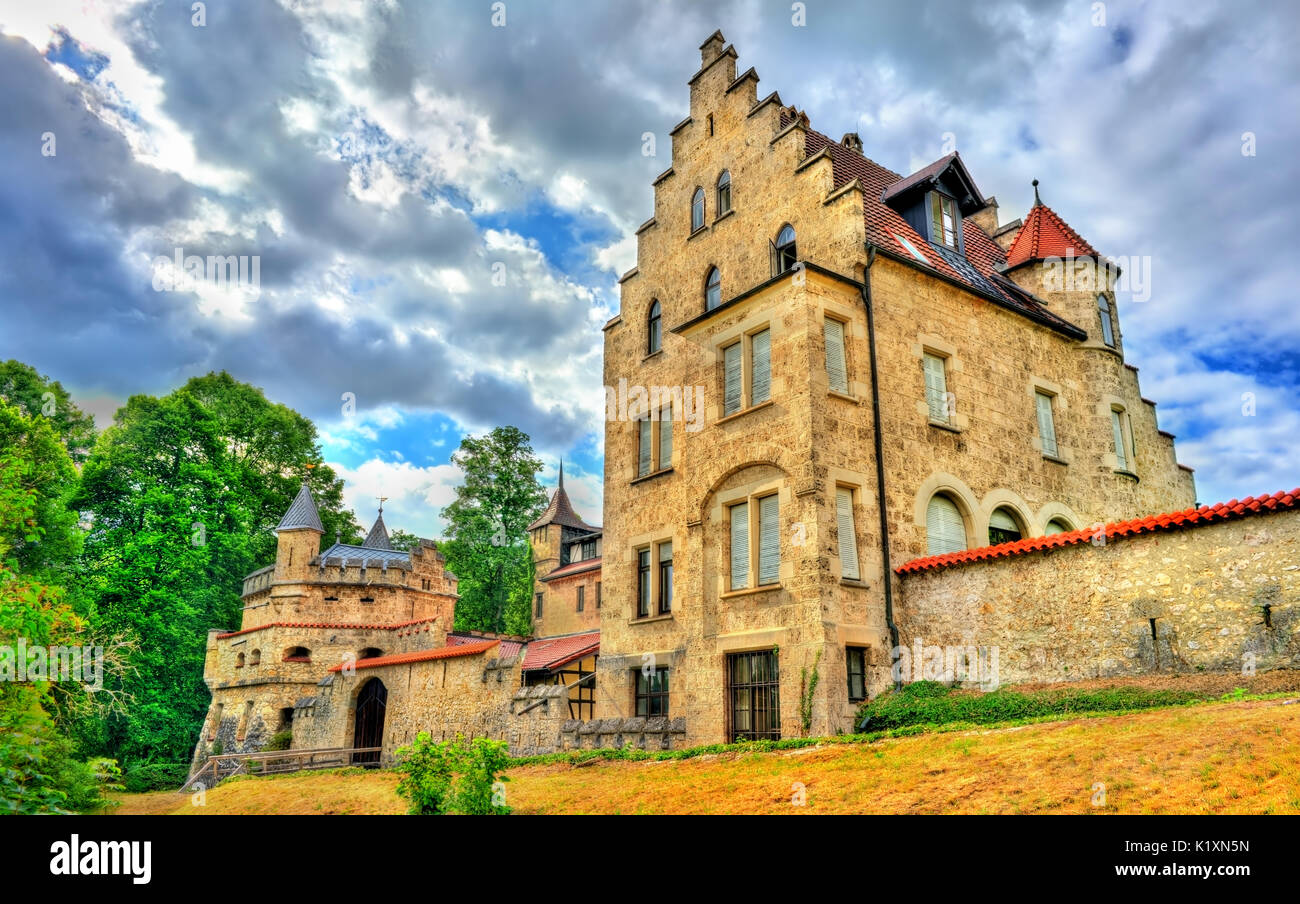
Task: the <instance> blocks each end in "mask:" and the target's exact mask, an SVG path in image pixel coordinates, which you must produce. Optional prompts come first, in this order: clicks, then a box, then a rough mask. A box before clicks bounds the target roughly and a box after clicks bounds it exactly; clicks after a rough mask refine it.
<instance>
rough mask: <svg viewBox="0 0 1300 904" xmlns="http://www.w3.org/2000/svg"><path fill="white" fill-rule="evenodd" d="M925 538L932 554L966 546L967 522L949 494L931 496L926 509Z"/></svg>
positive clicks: (957, 550)
mask: <svg viewBox="0 0 1300 904" xmlns="http://www.w3.org/2000/svg"><path fill="white" fill-rule="evenodd" d="M925 540H926V550H927V552H929V554H930V555H932V556H941V555H943V554H944V553H948V552H961V551H962V550H963V549H965V548H966V522H965V521H963V520H962V517H961V511H960V510H958V508H957V504H956V503H955V502H953V501H952V500H951V499H949V498H948V497H947V496H942V495H938V494H936V495H934V496H932V497H930V504H929V505H928V506H926V509H925Z"/></svg>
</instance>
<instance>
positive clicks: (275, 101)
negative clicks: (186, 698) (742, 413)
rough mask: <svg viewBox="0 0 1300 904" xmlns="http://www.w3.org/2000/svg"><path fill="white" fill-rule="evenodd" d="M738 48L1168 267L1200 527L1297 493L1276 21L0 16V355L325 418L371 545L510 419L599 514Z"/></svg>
mask: <svg viewBox="0 0 1300 904" xmlns="http://www.w3.org/2000/svg"><path fill="white" fill-rule="evenodd" d="M714 29H721V30H722V32H723V34H724V35H725V36H726V38H727V40H728V41H729V42H730V43H732V44H734V46H735V47H736V50H737V52H738V54H739V61H738V71H743V70H744V69H746V68H748V67H749V66H754V67H755V68H756V70H757V72H758V75H759V77H760V79H761V84H760V86H759V95H760V96H764V95H766V94H767V93H769V92H770V91H772V90H778V91H780V94H781V98H782V100H783V101H784V102H785V103H787V104H794V105H795V106H797V107H799V108H801V109H803V110H805V111H806V112H807V113H808V115H809V117H810V118H811V121H812V125H813V127H814V128H815V129H817V130H818V131H821V132H824V133H826V134H828V135H831V136H838V135H840V134H842V133H844V132H848V131H857V132H858V133H859V134H860V135H861V136H862V140H863V145H864V152H865V153H866V154H867V156H869V157H871V158H872V159H874V160H876V161H878V162H880V163H882V164H884V165H885V166H888V167H890V168H891V169H894V170H896V171H898V172H900V173H908V172H912V171H914V170H916V169H918V168H920V167H922V166H924V165H925V164H927V163H930V162H931V161H933V160H935V159H937V158H938V157H940V156H942V155H943V154H944V153H946V152H947V150H948V149H949V148H951V147H953V146H955V147H956V148H957V149H958V150H960V151H961V154H962V157H963V159H964V160H965V162H966V164H967V166H968V168H969V169H970V171H971V173H972V175H973V177H974V179H975V181H976V182H977V184H978V185H979V187H980V189H981V191H982V193H983V194H984V195H986V196H988V195H996V197H997V199H998V201H999V203H1000V205H1001V214H1002V218H1003V220H1004V221H1005V220H1008V219H1012V218H1014V217H1017V216H1023V215H1024V214H1025V213H1026V212H1027V211H1028V208H1029V206H1030V204H1031V203H1032V201H1033V190H1032V188H1031V187H1030V180H1031V179H1033V178H1037V179H1039V180H1040V183H1041V184H1040V190H1041V192H1042V197H1043V200H1044V202H1045V203H1047V204H1049V205H1050V206H1051V207H1052V208H1053V209H1054V210H1056V211H1057V212H1058V213H1059V214H1060V215H1061V216H1062V217H1064V218H1065V219H1066V220H1067V221H1068V222H1069V223H1070V224H1071V226H1073V227H1074V228H1075V229H1076V230H1077V231H1079V232H1080V233H1081V234H1082V235H1083V236H1084V237H1085V238H1086V239H1088V241H1089V242H1090V243H1091V244H1092V245H1093V246H1095V247H1096V248H1098V249H1099V250H1100V251H1101V252H1102V253H1103V254H1105V255H1108V256H1112V257H1118V258H1124V259H1128V260H1134V259H1138V260H1141V261H1143V262H1144V263H1145V265H1146V269H1147V272H1148V273H1149V285H1148V286H1146V287H1135V290H1136V291H1134V292H1132V293H1121V294H1120V296H1119V310H1120V317H1121V322H1122V327H1123V333H1124V340H1125V352H1126V356H1127V359H1128V361H1129V362H1130V363H1132V364H1135V365H1137V366H1138V367H1139V368H1140V370H1141V374H1140V375H1141V381H1142V390H1143V394H1144V395H1145V396H1147V397H1148V398H1152V399H1156V400H1157V401H1158V402H1159V408H1158V409H1157V410H1158V415H1159V419H1160V426H1161V428H1162V429H1165V430H1169V431H1171V432H1173V433H1176V434H1177V435H1178V454H1179V460H1180V461H1182V462H1183V463H1184V464H1187V465H1189V466H1191V467H1194V468H1195V469H1196V479H1197V490H1198V497H1199V499H1200V501H1201V502H1217V501H1222V500H1227V499H1230V498H1233V497H1244V496H1246V495H1254V494H1258V493H1262V492H1273V491H1276V490H1279V489H1290V488H1292V487H1295V486H1296V485H1297V484H1300V461H1298V459H1300V456H1297V455H1296V453H1295V452H1294V451H1293V449H1294V446H1295V438H1296V437H1297V436H1300V352H1298V351H1297V350H1298V349H1300V304H1297V302H1296V298H1295V287H1296V286H1297V285H1300V254H1297V253H1296V252H1295V251H1294V250H1292V249H1289V247H1288V246H1287V245H1286V242H1287V241H1288V240H1289V239H1290V238H1291V237H1295V236H1297V235H1300V207H1297V204H1296V186H1297V185H1298V184H1300V179H1298V178H1297V177H1300V155H1297V153H1296V148H1297V147H1300V115H1298V114H1297V111H1300V54H1296V53H1294V46H1293V44H1294V37H1295V35H1296V34H1297V33H1298V32H1300V11H1298V8H1297V7H1296V6H1295V5H1293V4H1287V3H1280V2H1279V3H1276V4H1267V3H1252V2H1220V3H1214V2H1200V0H1186V2H1177V3H1174V2H1169V3H1155V2H1146V3H1144V2H1107V3H1098V2H1074V0H1069V2H1059V0H1058V2H1030V0H1025V2H1018V3H1004V2H981V3H969V2H960V3H946V2H945V3H940V2H925V0H912V2H908V3H897V4H883V3H873V4H870V5H867V4H861V3H856V4H855V3H839V2H831V0H809V2H807V3H794V4H791V3H787V2H771V3H768V2H757V0H736V2H720V3H701V2H691V0H630V2H619V3H617V4H615V3H608V2H591V3H587V2H567V0H557V2H551V3H544V4H543V3H539V2H532V0H504V2H500V3H490V2H486V0H483V2H458V3H439V2H407V3H402V2H383V0H376V2H368V3H357V2H351V0H332V2H329V0H327V2H314V0H284V2H278V3H277V2H272V0H232V2H218V0H213V2H209V3H207V4H199V3H191V2H184V3H172V2H121V3H110V2H107V0H67V2H64V0H42V2H41V3H30V2H23V0H0V85H3V86H4V90H3V91H0V160H2V161H3V164H4V172H3V177H2V178H0V359H6V358H18V359H19V360H22V361H25V362H27V363H29V364H31V365H33V366H35V367H36V368H37V369H39V370H40V371H41V372H43V373H45V374H47V375H48V376H50V377H52V378H54V379H57V380H60V381H61V382H62V383H63V384H64V386H65V387H67V388H68V389H69V390H70V391H71V392H72V393H73V396H74V398H75V399H76V401H77V402H78V403H79V404H80V405H81V406H82V407H83V408H84V409H86V410H89V411H91V412H93V413H94V414H95V416H96V420H97V422H98V424H99V426H100V427H104V426H106V425H108V424H109V423H111V419H112V415H113V412H114V411H115V410H116V408H117V407H118V406H119V405H121V404H122V403H124V402H125V400H126V399H127V398H128V397H129V396H130V395H133V394H136V393H148V394H154V395H163V394H166V393H168V392H170V391H172V390H173V389H175V388H176V387H178V386H179V385H181V384H182V383H183V382H184V381H185V380H187V379H188V378H190V377H192V376H195V375H199V374H203V373H207V372H209V371H213V370H223V369H224V370H227V371H229V372H230V373H231V374H232V375H234V376H235V377H236V378H237V379H239V380H243V381H245V382H248V383H252V384H254V385H256V386H259V387H261V388H262V389H263V390H264V391H265V392H266V394H267V396H268V397H269V398H270V399H272V400H273V401H276V402H281V403H284V404H286V405H289V406H290V407H292V408H294V409H296V410H298V411H300V412H302V413H303V414H305V415H307V416H308V417H310V418H312V419H313V420H314V421H315V423H316V424H317V426H318V428H319V430H320V435H321V441H322V448H323V452H324V454H325V458H326V460H327V461H328V462H329V463H331V464H332V465H334V466H335V467H336V468H337V470H338V471H339V473H340V475H341V476H342V477H343V478H344V479H345V481H346V482H347V483H346V490H345V499H346V501H347V502H348V503H349V504H351V505H352V506H353V507H354V509H355V511H356V513H357V516H358V518H359V520H360V521H361V522H362V524H363V525H368V524H369V523H370V521H371V520H372V519H373V517H374V508H375V505H376V501H375V497H377V496H379V495H383V496H387V497H388V499H389V501H388V502H387V503H386V504H385V520H386V522H387V523H388V525H389V526H390V528H398V527H400V528H403V529H406V530H408V531H411V532H413V533H418V534H420V535H422V536H429V537H437V536H440V535H441V533H442V529H443V523H442V521H441V520H440V517H439V512H440V510H441V508H442V506H444V505H446V504H447V503H449V502H450V501H451V500H452V499H453V498H454V487H455V486H456V484H457V483H458V481H459V476H458V472H457V469H456V468H455V466H454V465H452V464H451V461H450V456H451V454H452V452H454V451H455V449H456V447H457V445H458V444H459V442H460V439H461V437H463V436H464V435H466V434H471V433H472V434H481V433H482V432H484V431H486V430H488V429H490V428H491V427H493V426H496V425H499V424H506V423H509V424H514V425H516V426H518V427H519V428H521V429H522V430H524V431H525V432H527V433H528V434H530V436H531V437H532V440H533V445H534V448H535V450H536V451H537V452H538V454H539V455H540V456H541V457H542V458H543V460H544V461H545V463H546V470H545V471H544V472H543V475H542V479H543V482H544V483H546V484H547V485H548V487H549V486H551V485H553V483H554V480H555V473H556V469H557V467H558V464H559V461H560V459H561V458H563V460H564V471H565V486H566V489H567V490H568V491H569V494H570V496H571V498H572V500H573V502H574V505H575V507H576V508H577V510H578V511H579V513H580V514H582V515H583V516H584V517H585V518H586V519H587V520H589V521H599V520H600V506H601V479H602V468H603V465H602V452H603V448H602V446H603V428H604V423H603V388H602V381H601V331H600V328H601V326H602V325H603V324H604V323H605V321H606V320H608V319H609V317H611V316H613V315H614V314H615V313H617V311H618V289H617V280H618V277H619V276H620V275H621V274H622V273H623V272H625V271H626V270H628V269H630V268H631V267H632V266H633V264H634V263H635V252H636V246H635V235H634V232H635V229H636V227H637V226H638V225H639V224H640V223H642V222H643V221H644V220H645V219H646V218H647V217H649V216H650V214H651V210H652V199H653V194H652V188H651V181H652V179H653V178H654V177H655V176H656V175H657V174H658V173H659V172H661V171H662V170H664V169H666V168H667V166H668V163H669V157H670V148H671V142H670V139H669V136H668V130H669V129H671V128H672V127H673V125H675V124H676V123H678V122H679V121H681V120H682V119H683V118H684V117H685V116H686V114H687V107H688V100H689V95H688V89H687V85H686V82H687V79H689V78H690V76H691V75H692V74H694V72H695V71H696V69H697V68H698V66H699V50H698V47H699V44H700V42H701V41H703V40H704V39H705V38H706V37H707V36H708V35H709V34H710V33H711V32H712V31H713V30H714ZM645 133H651V134H653V135H654V136H655V139H656V141H655V147H656V155H654V156H647V155H645V154H644V153H643V150H644V147H645V142H644V139H643V136H644V135H645ZM178 249H179V251H178ZM178 253H179V254H180V256H181V258H182V264H184V257H186V256H190V255H199V256H202V257H206V256H208V255H222V256H225V255H234V256H244V257H246V258H247V260H248V262H249V263H248V269H247V270H246V277H247V278H246V279H245V280H244V281H243V282H242V283H241V284H239V285H224V286H223V285H220V284H216V283H214V282H213V281H211V280H207V281H203V282H199V283H195V284H189V283H187V281H186V280H185V278H184V272H183V266H182V272H180V273H178V271H177V268H176V266H175V263H174V261H175V258H176V255H177V254H178ZM254 259H256V262H257V270H256V271H254V270H253V269H252V267H253V264H252V262H253V260H254ZM254 273H255V274H256V279H255V280H254V279H253V278H252V277H253V274H254Z"/></svg>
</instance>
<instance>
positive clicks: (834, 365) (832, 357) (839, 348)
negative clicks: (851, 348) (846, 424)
mask: <svg viewBox="0 0 1300 904" xmlns="http://www.w3.org/2000/svg"><path fill="white" fill-rule="evenodd" d="M822 336H823V338H824V339H825V340H826V380H827V382H828V383H829V384H830V388H831V389H832V390H834V391H835V392H843V393H847V392H848V391H849V368H848V364H847V362H846V360H845V357H844V324H843V323H841V322H840V321H838V320H836V319H834V318H832V317H827V318H826V319H825V320H823V321H822Z"/></svg>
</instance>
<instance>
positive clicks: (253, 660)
mask: <svg viewBox="0 0 1300 904" xmlns="http://www.w3.org/2000/svg"><path fill="white" fill-rule="evenodd" d="M248 664H249V665H261V664H262V651H261V650H254V651H253V652H251V653H249V654H248Z"/></svg>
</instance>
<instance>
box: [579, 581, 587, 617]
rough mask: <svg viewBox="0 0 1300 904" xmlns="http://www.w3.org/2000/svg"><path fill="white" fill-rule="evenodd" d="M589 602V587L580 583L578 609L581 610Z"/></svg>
mask: <svg viewBox="0 0 1300 904" xmlns="http://www.w3.org/2000/svg"><path fill="white" fill-rule="evenodd" d="M586 604H587V588H586V587H583V586H581V585H579V587H578V611H579V612H581V611H582V609H583V607H584V606H585V605H586Z"/></svg>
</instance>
